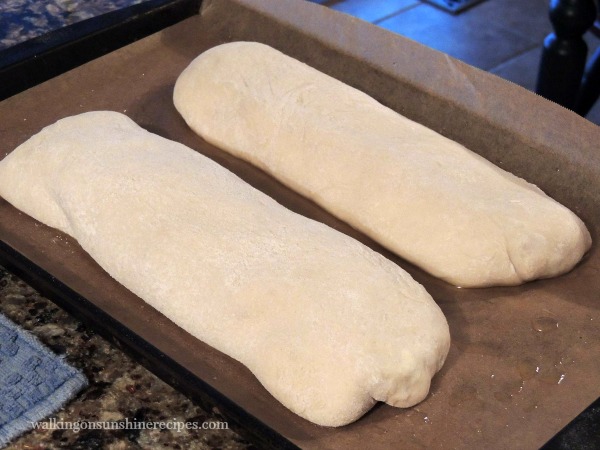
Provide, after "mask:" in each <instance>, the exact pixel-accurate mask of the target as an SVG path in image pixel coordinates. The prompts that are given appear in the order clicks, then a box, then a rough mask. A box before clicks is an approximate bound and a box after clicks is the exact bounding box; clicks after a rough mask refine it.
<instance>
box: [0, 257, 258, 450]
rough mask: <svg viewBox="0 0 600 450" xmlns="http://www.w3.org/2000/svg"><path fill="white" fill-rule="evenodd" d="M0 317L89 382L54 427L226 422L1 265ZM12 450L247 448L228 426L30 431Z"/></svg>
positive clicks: (61, 411) (59, 416) (248, 446)
mask: <svg viewBox="0 0 600 450" xmlns="http://www.w3.org/2000/svg"><path fill="white" fill-rule="evenodd" d="M0 312H2V313H3V314H4V315H6V316H7V317H8V318H9V319H11V320H12V321H13V322H15V323H17V324H18V325H20V326H21V327H22V328H24V329H26V330H28V331H30V332H32V333H33V334H34V335H35V336H37V337H38V338H39V339H40V340H41V341H42V342H43V343H44V344H45V345H46V346H48V347H49V348H50V349H52V350H53V351H54V352H55V353H57V354H59V355H64V357H65V358H66V360H67V361H68V362H69V363H71V364H72V365H73V366H75V367H77V368H79V369H81V370H82V371H83V373H84V374H85V375H86V377H87V378H88V380H89V382H90V384H89V387H88V388H86V389H84V390H83V391H82V392H80V393H79V394H78V395H77V396H76V397H75V399H74V400H72V401H71V402H70V403H68V404H67V405H66V406H65V408H63V409H62V410H60V411H58V412H57V413H56V414H55V415H53V416H52V418H53V419H55V420H56V421H57V422H60V421H63V422H77V421H86V422H105V421H106V422H108V421H110V422H116V421H124V420H125V419H127V420H129V421H130V422H132V421H137V422H159V421H162V422H168V421H172V422H175V421H177V422H190V423H198V424H201V423H210V422H227V418H226V417H222V416H221V415H220V414H219V412H218V411H217V410H216V409H214V410H212V411H205V410H203V409H202V408H201V407H200V406H198V405H195V404H194V403H193V402H191V401H190V400H189V399H188V398H186V397H185V396H184V395H182V394H181V393H179V392H177V391H176V390H174V389H173V388H172V387H170V386H169V385H167V384H166V383H164V382H163V381H161V380H160V379H158V378H157V377H155V376H154V375H153V374H152V373H150V372H149V371H148V370H146V369H145V368H144V367H142V366H141V365H139V364H138V363H136V362H135V361H134V360H132V359H131V358H130V357H128V356H127V355H126V354H124V353H123V352H122V351H121V350H119V349H118V348H116V347H115V346H114V345H112V344H111V343H109V342H108V341H106V340H105V339H103V338H102V337H100V336H99V335H96V334H95V333H94V331H93V330H91V329H89V328H88V327H86V326H84V325H83V324H82V323H81V322H79V321H78V320H76V319H75V318H73V317H72V316H70V315H69V314H67V313H66V312H65V311H63V310H62V309H60V308H59V307H57V306H56V305H55V304H54V303H52V302H51V301H50V300H47V299H46V298H44V297H42V296H41V295H40V294H39V293H38V292H36V291H35V290H34V289H32V288H31V287H29V286H28V285H27V284H25V283H24V282H23V281H22V280H20V279H19V278H17V277H16V276H15V275H13V274H11V273H10V272H8V271H7V270H5V269H4V268H3V267H1V266H0ZM8 448H15V449H31V450H33V449H39V450H41V449H55V448H69V449H82V450H93V449H136V448H144V449H154V448H161V449H166V448H174V449H216V448H221V449H249V448H253V446H252V445H251V444H250V443H249V442H247V441H246V440H244V439H243V438H242V437H241V436H240V435H239V434H237V433H236V432H235V431H233V430H231V429H216V430H210V429H207V430H204V429H195V430H182V431H177V430H167V429H163V430H158V429H152V430H150V429H147V430H131V429H130V430H80V431H79V432H77V433H76V432H74V431H73V430H61V429H55V430H35V431H30V432H28V433H26V434H24V435H22V436H21V437H20V438H18V439H17V440H15V441H14V442H13V443H12V444H11V445H9V447H8Z"/></svg>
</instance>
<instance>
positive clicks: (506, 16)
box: [316, 0, 600, 124]
mask: <svg viewBox="0 0 600 450" xmlns="http://www.w3.org/2000/svg"><path fill="white" fill-rule="evenodd" d="M316 3H320V4H322V5H324V6H327V7H329V8H332V9H335V10H337V11H341V12H344V13H347V14H351V15H353V16H356V17H358V18H360V19H363V20H366V21H368V22H371V23H374V24H376V25H378V26H380V27H383V28H386V29H388V30H390V31H393V32H395V33H398V34H401V35H403V36H406V37H408V38H410V39H413V40H415V41H418V42H420V43H422V44H425V45H427V46H429V47H432V48H435V49H437V50H440V51H443V52H445V53H448V54H449V55H451V56H454V57H455V58H458V59H460V60H462V61H465V62H467V63H469V64H471V65H473V66H475V67H479V68H480V69H483V70H487V71H490V72H492V73H494V74H496V75H498V76H501V77H503V78H505V79H507V80H510V81H512V82H514V83H517V84H519V85H521V86H523V87H525V88H526V89H529V90H532V91H533V90H534V89H535V84H536V78H537V71H538V65H539V60H540V54H541V46H542V42H543V40H544V38H545V37H546V36H547V35H548V34H549V33H550V32H552V26H551V24H550V21H549V19H548V4H549V1H548V0H487V1H484V2H483V3H480V4H478V5H476V6H474V7H472V8H470V9H468V10H466V11H464V12H462V13H460V14H458V15H456V16H453V15H451V14H449V13H447V12H444V11H442V10H440V9H438V8H436V7H434V6H431V5H428V4H426V3H423V2H421V1H418V0H321V1H316ZM585 39H586V41H587V42H588V47H589V48H590V54H591V53H592V52H593V51H594V50H595V48H597V47H598V46H600V40H599V39H597V38H595V37H594V36H593V35H591V34H589V33H588V34H587V35H586V36H585ZM587 118H588V119H589V120H590V121H592V122H594V123H596V124H600V101H599V102H598V104H597V105H596V106H595V107H594V109H592V111H590V113H589V114H588V117H587Z"/></svg>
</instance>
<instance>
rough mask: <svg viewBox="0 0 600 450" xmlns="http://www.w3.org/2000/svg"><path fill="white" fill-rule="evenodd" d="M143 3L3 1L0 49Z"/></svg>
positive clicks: (132, 0)
mask: <svg viewBox="0 0 600 450" xmlns="http://www.w3.org/2000/svg"><path fill="white" fill-rule="evenodd" d="M144 1H146V0H2V1H1V2H0V50H1V49H3V48H7V47H10V46H12V45H15V44H18V43H19V42H23V41H26V40H28V39H31V38H34V37H37V36H41V35H42V34H45V33H47V32H49V31H52V30H56V29H59V28H62V27H65V26H67V25H71V24H73V23H76V22H79V21H81V20H85V19H89V18H91V17H96V16H99V15H100V14H104V13H107V12H109V11H114V10H116V9H120V8H124V7H126V6H130V5H134V4H137V3H143V2H144Z"/></svg>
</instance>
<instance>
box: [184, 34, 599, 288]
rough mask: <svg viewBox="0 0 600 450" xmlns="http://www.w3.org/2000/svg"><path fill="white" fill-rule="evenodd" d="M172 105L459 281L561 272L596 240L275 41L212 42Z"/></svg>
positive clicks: (207, 132) (223, 143)
mask: <svg viewBox="0 0 600 450" xmlns="http://www.w3.org/2000/svg"><path fill="white" fill-rule="evenodd" d="M174 101H175V106H176V107H177V109H178V110H179V112H180V113H181V115H182V116H183V117H184V119H185V120H186V122H187V123H188V124H189V126H190V127H191V128H192V129H193V130H195V131H196V132H197V133H198V134H199V135H200V136H202V137H203V138H204V139H206V140H207V141H209V142H211V143H213V144H214V145H216V146H218V147H220V148H222V149H224V150H226V151H228V152H231V153H232V154H234V155H236V156H238V157H240V158H243V159H245V160H247V161H250V162H251V163H253V164H255V165H257V166H258V167H260V168H261V169H263V170H265V171H266V172H268V173H270V174H272V175H273V176H275V177H276V178H277V179H279V180H280V181H282V182H283V183H285V184H287V185H288V186H289V187H291V188H292V189H294V190H296V191H298V192H299V193H301V194H303V195H305V196H306V197H308V198H311V199H312V200H314V201H315V202H317V203H318V204H320V205H321V206H323V207H324V208H325V209H327V210H328V211H330V212H331V213H332V214H335V215H336V216H338V217H339V218H341V219H343V220H345V221H346V222H348V223H349V224H350V225H352V226H353V227H355V228H357V229H359V230H361V231H362V232H364V233H365V234H367V235H369V236H370V237H372V238H373V239H375V240H377V241H378V242H380V243H381V244H382V245H384V246H385V247H387V248H388V249H390V250H392V251H394V252H395V253H397V254H398V255H400V256H402V257H403V258H405V259H407V260H409V261H411V262H413V263H414V264H416V265H418V266H420V267H421V268H423V269H425V270H426V271H428V272H429V273H431V274H433V275H435V276H437V277H439V278H442V279H444V280H446V281H448V282H450V283H453V284H455V285H458V286H463V287H479V286H490V285H514V284H520V283H522V282H524V281H528V280H533V279H536V278H545V277H551V276H555V275H559V274H561V273H564V272H567V271H569V270H570V269H571V268H573V266H574V265H575V264H576V263H577V262H578V261H579V260H580V259H581V257H582V256H583V254H584V253H585V252H586V251H587V249H588V248H589V247H590V245H591V238H590V234H589V233H588V231H587V229H586V227H585V225H584V224H583V223H582V222H581V220H579V218H578V217H576V216H575V215H574V214H573V213H572V212H571V211H569V210H568V209H567V208H565V207H563V206H562V205H560V204H559V203H557V202H555V201H554V200H552V199H551V198H549V197H548V196H546V195H545V194H544V193H543V192H542V191H541V190H540V189H538V188H537V187H535V186H534V185H531V184H529V183H527V182H526V181H524V180H522V179H520V178H517V177H515V176H514V175H511V174H510V173H508V172H506V171H503V170H502V169H500V168H498V167H496V166H494V165H493V164H491V163H490V162H488V161H487V160H485V159H483V158H482V157H480V156H478V155H476V154H475V153H473V152H471V151H469V150H467V149H466V148H464V147H463V146H462V145H460V144H457V143H456V142H454V141H451V140H449V139H447V138H445V137H443V136H441V135H440V134H438V133H436V132H434V131H432V130H430V129H428V128H426V127H424V126H422V125H420V124H418V123H416V122H413V121H411V120H408V119H407V118H405V117H403V116H401V115H399V114H397V113H396V112H394V111H392V110H391V109H389V108H387V107H384V106H383V105H381V104H380V103H378V102H377V101H375V100H374V99H373V98H371V97H369V96H367V95H366V94H364V93H362V92H360V91H358V90H356V89H354V88H352V87H350V86H348V85H346V84H344V83H341V82H340V81H337V80H335V79H334V78H331V77H329V76H327V75H325V74H323V73H321V72H319V71H317V70H315V69H313V68H311V67H309V66H307V65H306V64H303V63H301V62H299V61H297V60H295V59H292V58H290V57H288V56H286V55H284V54H283V53H281V52H279V51H277V50H275V49H273V48H271V47H269V46H266V45H263V44H259V43H256V42H234V43H229V44H224V45H220V46H217V47H214V48H212V49H210V50H208V51H206V52H205V53H203V54H201V55H200V56H199V57H197V58H196V59H195V60H194V61H193V62H192V63H191V64H190V65H189V67H188V68H186V69H185V70H184V71H183V73H182V74H181V76H180V77H179V79H178V80H177V83H176V85H175V93H174Z"/></svg>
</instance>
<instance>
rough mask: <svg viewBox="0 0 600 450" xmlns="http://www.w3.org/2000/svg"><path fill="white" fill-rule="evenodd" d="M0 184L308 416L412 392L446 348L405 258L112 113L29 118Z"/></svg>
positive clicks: (334, 421)
mask: <svg viewBox="0 0 600 450" xmlns="http://www.w3.org/2000/svg"><path fill="white" fill-rule="evenodd" d="M0 195H1V196H2V197H3V198H4V199H6V200H7V201H8V202H10V203H12V204H13V205H14V206H15V207H17V208H18V209H20V210H22V211H23V212H25V213H27V214H29V215H30V216H32V217H34V218H35V219H37V220H39V221H41V222H43V223H45V224H46V225H49V226H51V227H54V228H57V229H59V230H61V231H63V232H64V233H67V234H69V235H71V236H73V237H74V238H75V239H77V241H78V242H79V244H80V245H81V247H82V248H83V249H84V250H86V251H87V252H88V253H89V254H90V255H91V256H92V257H93V258H94V259H95V260H96V261H97V262H98V264H99V265H100V266H101V267H102V268H104V269H105V270H106V272H108V273H109V274H110V275H111V276H112V277H114V278H115V279H116V280H117V281H118V282H120V283H121V284H122V285H124V286H125V287H126V288H128V289H129V290H131V291H132V292H133V293H135V294H137V295H138V296H139V297H140V298H142V299H143V300H145V301H146V302H147V303H149V304H150V305H152V306H153V307H154V308H156V309H157V310H158V311H160V312H161V313H163V314H164V315H165V316H166V317H168V318H169V319H171V320H172V321H173V322H174V323H175V324H177V325H179V326H180V327H181V328H183V329H184V330H186V331H188V332H189V333H191V334H192V335H194V336H195V337H197V338H198V339H200V340H202V341H204V342H206V343H207V344H209V345H211V346H213V347H214V348H216V349H218V350H220V351H222V352H223V353H225V354H227V355H229V356H231V357H233V358H235V359H236V360H238V361H240V362H241V363H243V364H244V365H246V366H247V367H248V368H249V369H250V370H251V371H252V372H253V373H254V375H256V377H257V378H258V380H259V381H260V382H261V383H262V384H263V385H264V387H265V388H266V389H267V390H268V391H269V392H270V393H271V394H272V395H273V396H274V397H275V398H276V399H278V400H279V401H280V402H281V403H283V405H285V406H286V407H288V408H289V409H291V410H292V411H294V412H295V413H297V414H299V415H300V416H302V417H304V418H306V419H308V420H310V421H313V422H315V423H317V424H320V425H328V426H339V425H344V424H347V423H349V422H352V421H354V420H356V419H357V418H359V417H360V416H361V415H362V414H364V413H365V412H366V411H367V410H369V409H370V408H371V407H372V406H373V405H374V404H375V402H376V401H382V402H386V403H388V404H390V405H393V406H398V407H408V406H411V405H414V404H416V403H417V402H420V401H421V400H423V399H424V398H425V396H426V395H427V393H428V390H429V385H430V380H431V378H432V376H433V375H434V374H435V373H436V372H437V371H438V370H439V369H440V368H441V366H442V364H443V362H444V359H445V357H446V354H447V352H448V348H449V339H450V338H449V332H448V325H447V323H446V319H445V317H444V315H443V314H442V312H441V310H440V308H439V307H438V306H437V305H436V304H435V303H434V301H433V300H432V298H431V297H430V296H429V294H428V293H427V292H426V291H425V289H424V288H423V287H422V286H421V285H420V284H419V283H417V282H416V281H414V280H413V279H412V278H411V277H410V275H408V274H407V273H406V272H405V271H404V270H402V269H401V268H399V267H398V266H396V265H395V264H393V263H392V262H390V261H389V260H387V259H385V258H384V257H383V256H381V255H380V254H378V253H376V252H374V251H372V250H371V249H369V248H368V247H366V246H364V245H363V244H361V243H359V242H358V241H356V240H354V239H352V238H350V237H348V236H346V235H344V234H342V233H340V232H338V231H335V230H334V229H332V228H329V227H327V226H326V225H324V224H321V223H318V222H315V221H313V220H309V219H307V218H305V217H303V216H300V215H298V214H295V213H293V212H291V211H289V210H288V209H286V208H284V207H283V206H281V205H280V204H278V203H277V202H275V201H274V200H273V199H271V198H270V197H268V196H267V195H265V194H263V193H261V192H259V191H257V190H256V189H254V188H253V187H251V186H250V185H249V184H247V183H245V182H244V181H242V180H241V179H240V178H238V177H237V176H235V175H234V174H232V173H231V172H229V171H228V170H226V169H224V168H223V167H221V166H220V165H218V164H216V163H215V162H213V161H212V160H210V159H208V158H206V157H204V156H202V155H201V154H199V153H197V152H195V151H193V150H191V149H189V148H187V147H185V146H184V145H181V144H179V143H176V142H173V141H170V140H167V139H164V138H162V137H160V136H157V135H155V134H152V133H149V132H148V131H146V130H144V129H142V128H140V127H139V126H138V125H137V124H135V123H134V122H133V121H132V120H130V119H129V118H128V117H126V116H124V115H122V114H119V113H116V112H90V113H85V114H81V115H78V116H73V117H69V118H65V119H62V120H59V121H58V122H57V123H55V124H53V125H50V126H48V127H47V128H45V129H43V130H42V131H41V132H40V133H38V134H37V135H35V136H33V137H31V138H30V139H29V140H27V141H26V142H25V143H23V144H22V145H20V146H19V147H18V148H17V149H16V150H14V151H13V152H12V153H10V154H9V155H8V156H7V157H6V158H5V159H4V160H2V161H1V162H0Z"/></svg>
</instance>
